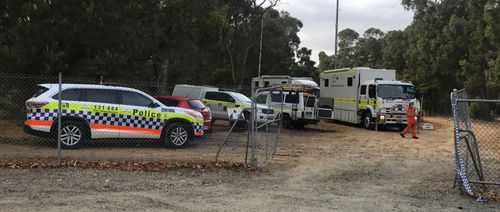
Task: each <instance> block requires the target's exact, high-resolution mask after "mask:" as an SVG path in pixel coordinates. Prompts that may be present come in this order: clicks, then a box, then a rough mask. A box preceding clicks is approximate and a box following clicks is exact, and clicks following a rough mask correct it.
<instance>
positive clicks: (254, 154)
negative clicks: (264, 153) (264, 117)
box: [248, 85, 258, 169]
mask: <svg viewBox="0 0 500 212" xmlns="http://www.w3.org/2000/svg"><path fill="white" fill-rule="evenodd" d="M256 89H257V88H255V87H254V85H252V88H251V90H252V91H251V92H252V94H251V97H252V104H251V108H250V111H251V112H250V125H249V129H248V131H250V136H249V139H250V142H251V145H252V154H251V155H250V157H251V158H250V161H251V166H252V169H257V165H258V164H257V144H256V138H255V136H256V135H255V132H254V130H255V118H256V117H255V116H256V115H257V114H256V112H257V111H256V107H257V104H256V103H255V98H256V95H255V91H256Z"/></svg>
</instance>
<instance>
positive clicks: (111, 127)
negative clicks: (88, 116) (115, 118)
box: [90, 124, 161, 135]
mask: <svg viewBox="0 0 500 212" xmlns="http://www.w3.org/2000/svg"><path fill="white" fill-rule="evenodd" d="M90 128H92V129H103V130H119V131H127V132H135V133H147V134H154V135H159V134H160V133H161V130H157V129H147V128H136V127H127V126H115V125H107V124H90Z"/></svg>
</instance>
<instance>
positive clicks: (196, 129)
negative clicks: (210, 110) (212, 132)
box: [193, 123, 203, 135]
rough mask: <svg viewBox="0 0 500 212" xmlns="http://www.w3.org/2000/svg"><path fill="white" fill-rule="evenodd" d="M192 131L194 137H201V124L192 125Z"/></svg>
mask: <svg viewBox="0 0 500 212" xmlns="http://www.w3.org/2000/svg"><path fill="white" fill-rule="evenodd" d="M193 130H194V134H195V135H203V124H202V123H193Z"/></svg>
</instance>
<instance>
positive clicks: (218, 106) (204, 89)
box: [172, 84, 275, 122]
mask: <svg viewBox="0 0 500 212" xmlns="http://www.w3.org/2000/svg"><path fill="white" fill-rule="evenodd" d="M172 95H173V96H184V97H189V98H196V99H201V100H202V101H203V103H204V104H205V105H206V106H207V107H209V108H210V112H211V114H212V122H214V121H215V120H217V119H221V120H230V121H232V120H233V119H236V118H238V117H237V115H238V114H239V113H241V112H242V111H243V110H246V109H249V108H251V104H252V100H251V99H250V98H248V97H247V96H245V95H243V94H241V93H236V92H231V91H220V90H219V89H218V88H216V87H210V86H196V85H184V84H182V85H176V86H175V88H174V91H173V92H172ZM257 108H258V110H257V121H258V122H266V121H268V120H273V119H274V118H275V116H274V111H273V110H272V109H271V108H268V107H266V106H265V105H257ZM244 115H246V117H245V118H248V117H249V116H248V115H249V111H248V110H247V112H244Z"/></svg>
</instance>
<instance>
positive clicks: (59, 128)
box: [57, 72, 62, 166]
mask: <svg viewBox="0 0 500 212" xmlns="http://www.w3.org/2000/svg"><path fill="white" fill-rule="evenodd" d="M61 90H62V73H61V72H59V89H58V94H57V165H58V166H61V125H62V123H61V115H62V112H61V109H62V104H61Z"/></svg>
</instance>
